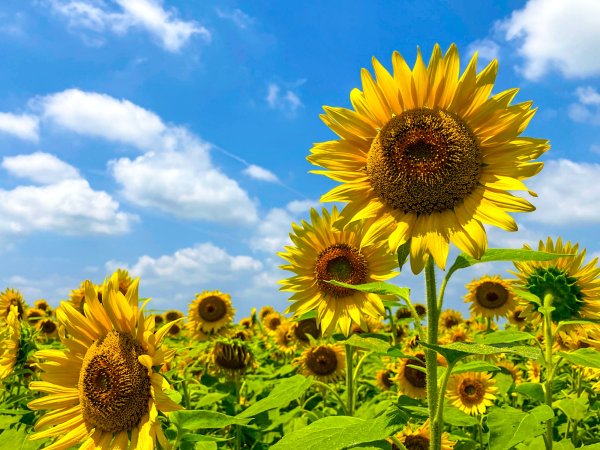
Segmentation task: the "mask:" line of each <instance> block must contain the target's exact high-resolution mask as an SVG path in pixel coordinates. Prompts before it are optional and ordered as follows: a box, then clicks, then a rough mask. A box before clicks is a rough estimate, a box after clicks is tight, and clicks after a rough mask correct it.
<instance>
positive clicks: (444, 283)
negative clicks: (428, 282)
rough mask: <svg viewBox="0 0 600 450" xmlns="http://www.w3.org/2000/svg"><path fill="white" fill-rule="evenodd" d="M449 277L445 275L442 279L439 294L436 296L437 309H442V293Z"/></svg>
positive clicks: (444, 291)
mask: <svg viewBox="0 0 600 450" xmlns="http://www.w3.org/2000/svg"><path fill="white" fill-rule="evenodd" d="M448 280H449V278H448V277H447V276H445V277H444V279H443V280H442V286H441V287H440V294H439V296H438V303H437V310H438V311H440V312H441V311H442V308H443V306H444V294H445V293H446V285H447V284H448Z"/></svg>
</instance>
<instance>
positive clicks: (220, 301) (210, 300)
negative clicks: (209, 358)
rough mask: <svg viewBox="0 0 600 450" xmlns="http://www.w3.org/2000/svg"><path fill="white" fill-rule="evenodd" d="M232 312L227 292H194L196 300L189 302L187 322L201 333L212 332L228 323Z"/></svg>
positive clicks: (219, 329) (230, 320) (233, 310)
mask: <svg viewBox="0 0 600 450" xmlns="http://www.w3.org/2000/svg"><path fill="white" fill-rule="evenodd" d="M234 314H235V309H233V306H232V305H231V296H230V295H229V294H224V293H222V292H221V291H204V292H202V294H196V300H194V301H193V302H192V303H191V304H190V309H189V313H188V323H189V324H190V326H191V327H194V328H195V329H199V330H200V331H202V332H203V333H206V334H214V333H217V332H219V331H221V330H222V329H223V328H225V327H227V326H228V325H230V324H231V323H232V320H233V316H234ZM167 320H168V317H167Z"/></svg>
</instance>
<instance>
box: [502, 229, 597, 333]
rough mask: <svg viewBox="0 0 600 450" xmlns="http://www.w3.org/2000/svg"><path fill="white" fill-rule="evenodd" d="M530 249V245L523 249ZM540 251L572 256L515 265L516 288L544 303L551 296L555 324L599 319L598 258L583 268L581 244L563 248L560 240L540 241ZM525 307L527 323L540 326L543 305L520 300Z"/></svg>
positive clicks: (568, 243)
mask: <svg viewBox="0 0 600 450" xmlns="http://www.w3.org/2000/svg"><path fill="white" fill-rule="evenodd" d="M524 247H525V248H527V249H531V247H529V246H528V245H525V246H524ZM538 250H539V251H542V252H548V253H556V254H569V255H574V256H572V257H569V256H566V257H562V258H560V257H559V258H556V259H553V260H550V261H531V262H520V263H517V262H515V263H514V265H515V267H516V268H517V272H513V273H514V274H515V275H516V276H517V277H518V280H517V282H516V283H515V285H516V286H517V287H520V288H522V289H525V290H527V291H529V292H531V293H532V294H535V295H537V296H538V297H539V298H540V299H541V300H542V301H543V300H544V297H545V296H546V295H547V294H552V296H553V300H552V307H553V308H554V310H553V311H552V312H551V314H550V317H551V318H552V321H553V322H554V323H558V322H561V321H564V320H576V319H594V320H598V319H600V268H598V266H597V264H598V258H594V259H593V260H592V261H590V262H588V263H587V264H586V265H583V261H584V259H585V253H586V252H585V249H583V250H581V251H580V250H579V244H571V242H570V241H567V242H565V243H564V244H563V242H562V239H561V238H560V237H559V238H558V239H557V240H556V243H554V242H553V241H552V238H550V237H549V238H548V239H547V240H546V243H544V242H543V241H540V242H539V244H538ZM521 305H523V306H524V307H525V309H524V310H523V312H522V313H521V317H523V318H524V319H525V320H526V321H528V322H530V323H532V324H534V325H535V324H538V323H540V321H541V318H542V315H541V313H540V312H538V309H539V307H540V305H538V304H536V303H533V302H530V301H528V300H525V299H521Z"/></svg>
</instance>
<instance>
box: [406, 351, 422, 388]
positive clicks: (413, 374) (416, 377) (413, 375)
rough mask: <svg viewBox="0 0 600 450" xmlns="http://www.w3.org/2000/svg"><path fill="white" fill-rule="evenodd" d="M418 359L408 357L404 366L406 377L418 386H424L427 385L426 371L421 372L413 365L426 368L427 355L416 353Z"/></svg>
mask: <svg viewBox="0 0 600 450" xmlns="http://www.w3.org/2000/svg"><path fill="white" fill-rule="evenodd" d="M415 357H416V358H417V359H418V361H416V360H414V359H407V360H406V363H405V367H404V378H406V379H407V380H408V382H409V383H410V384H412V385H413V386H414V387H417V388H424V387H425V385H426V379H427V378H426V375H425V373H424V372H421V371H420V370H418V369H415V368H413V367H408V366H409V365H411V366H416V367H423V368H425V355H423V354H422V353H419V354H417V355H415Z"/></svg>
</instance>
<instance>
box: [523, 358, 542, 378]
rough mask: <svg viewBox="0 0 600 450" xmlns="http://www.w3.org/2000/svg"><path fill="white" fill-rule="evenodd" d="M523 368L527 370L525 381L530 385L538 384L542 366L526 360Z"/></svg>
mask: <svg viewBox="0 0 600 450" xmlns="http://www.w3.org/2000/svg"><path fill="white" fill-rule="evenodd" d="M525 366H526V368H527V379H528V380H529V381H531V382H532V383H539V382H540V380H541V373H542V366H541V365H540V363H538V362H536V361H532V360H530V359H528V360H527V362H526V363H525Z"/></svg>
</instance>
